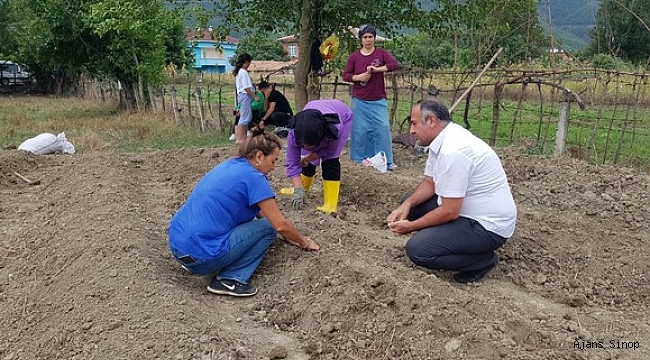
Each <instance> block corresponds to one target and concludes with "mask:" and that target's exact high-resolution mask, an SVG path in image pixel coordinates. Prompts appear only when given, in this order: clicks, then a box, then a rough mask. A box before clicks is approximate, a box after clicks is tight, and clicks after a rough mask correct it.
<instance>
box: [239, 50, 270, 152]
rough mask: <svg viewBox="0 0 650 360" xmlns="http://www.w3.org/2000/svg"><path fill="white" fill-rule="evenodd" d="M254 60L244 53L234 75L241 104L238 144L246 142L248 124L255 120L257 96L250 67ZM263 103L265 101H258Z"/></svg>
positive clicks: (240, 56)
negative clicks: (252, 104) (249, 72)
mask: <svg viewBox="0 0 650 360" xmlns="http://www.w3.org/2000/svg"><path fill="white" fill-rule="evenodd" d="M252 60H253V58H252V57H251V56H250V54H248V53H243V54H241V55H239V57H238V58H237V63H236V64H235V69H234V70H233V72H232V73H233V75H235V86H236V88H237V103H238V104H239V123H238V124H237V125H236V126H235V140H236V141H237V144H239V143H241V142H242V141H244V140H246V134H247V131H248V124H249V123H250V122H251V121H252V120H253V109H252V108H251V103H252V101H253V99H254V98H255V97H257V95H256V94H255V85H253V80H252V79H251V77H250V75H248V67H249V66H250V64H251V61H252ZM258 100H259V101H262V100H263V99H258Z"/></svg>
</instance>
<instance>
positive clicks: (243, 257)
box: [172, 219, 278, 284]
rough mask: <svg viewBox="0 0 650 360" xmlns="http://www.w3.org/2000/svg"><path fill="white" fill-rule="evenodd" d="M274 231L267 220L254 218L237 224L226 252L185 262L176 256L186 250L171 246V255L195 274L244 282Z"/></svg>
mask: <svg viewBox="0 0 650 360" xmlns="http://www.w3.org/2000/svg"><path fill="white" fill-rule="evenodd" d="M277 235H278V233H277V232H276V231H275V230H273V227H271V224H270V223H269V221H268V220H266V219H258V220H253V221H249V222H247V223H244V224H241V225H239V226H237V227H236V228H235V230H234V231H233V232H232V234H231V235H230V239H229V240H230V247H229V248H228V253H226V254H225V255H223V256H220V257H218V258H216V259H209V260H195V261H194V262H191V263H189V264H188V263H185V262H183V261H181V260H179V257H182V256H185V255H186V254H180V253H178V252H175V251H173V250H172V255H173V256H174V258H176V261H178V262H179V263H180V264H182V265H183V266H184V267H185V268H187V269H188V270H190V271H191V272H192V273H194V274H196V275H208V274H212V273H217V276H218V278H219V279H230V280H236V281H239V282H240V283H242V284H246V283H248V279H250V277H251V276H252V275H253V273H254V272H255V270H256V269H257V267H258V266H259V265H260V263H261V262H262V259H264V255H266V251H267V250H268V248H269V247H270V246H271V244H272V243H273V241H274V240H275V238H276V237H277Z"/></svg>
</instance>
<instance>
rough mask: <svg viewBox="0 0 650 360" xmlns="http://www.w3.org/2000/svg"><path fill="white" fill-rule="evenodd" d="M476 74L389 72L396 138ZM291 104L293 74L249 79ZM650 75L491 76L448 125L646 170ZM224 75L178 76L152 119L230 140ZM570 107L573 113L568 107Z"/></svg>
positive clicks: (91, 90) (327, 87) (329, 94)
mask: <svg viewBox="0 0 650 360" xmlns="http://www.w3.org/2000/svg"><path fill="white" fill-rule="evenodd" d="M477 73H478V72H477V71H452V70H445V71H440V70H426V69H403V70H400V71H398V72H395V73H392V74H387V76H386V82H387V95H388V100H389V103H390V105H389V113H390V118H391V125H392V129H393V131H394V132H395V133H396V134H398V133H404V132H407V131H408V122H407V121H406V119H407V118H408V116H409V114H410V109H411V106H412V104H414V103H415V102H417V101H418V100H420V99H422V98H424V97H426V96H436V97H440V98H441V99H442V100H443V101H444V102H446V103H447V104H448V105H451V104H453V103H454V102H456V100H458V98H459V97H460V96H461V94H462V93H463V92H464V91H466V90H467V89H468V86H469V84H470V83H471V82H472V81H473V80H474V79H475V78H476V76H477ZM252 75H253V76H254V78H255V79H256V80H262V79H265V80H268V81H270V82H272V83H273V84H274V86H275V87H276V89H278V90H279V91H281V92H283V93H284V94H285V95H286V96H287V98H288V99H293V93H294V90H293V76H292V74H291V69H284V71H280V72H275V73H256V74H252ZM649 79H650V74H648V73H632V72H620V71H611V70H602V69H593V68H573V69H568V68H567V69H555V70H535V69H523V68H522V69H518V68H498V69H489V70H487V71H486V72H485V74H484V75H483V76H482V77H481V79H480V81H478V82H477V83H476V84H475V85H474V87H473V88H472V89H471V91H468V93H467V95H466V97H465V98H464V99H462V101H460V102H459V103H458V107H457V108H456V109H455V112H454V121H456V122H459V123H462V124H463V125H464V126H465V127H467V128H469V129H470V130H471V131H472V132H474V133H475V134H476V135H477V136H479V137H481V138H483V139H484V140H486V141H487V142H488V143H489V144H490V145H493V146H507V145H511V144H516V143H525V144H527V145H528V147H529V149H530V151H531V152H534V153H539V154H544V155H564V154H566V153H568V154H569V155H571V156H575V157H580V158H584V159H587V160H589V161H591V162H594V163H598V164H624V165H643V166H648V165H649V164H650V145H648V144H650V117H649V116H648V114H649V113H650V112H649V111H648V110H649V109H650V88H649ZM233 83H234V81H233V77H232V75H230V74H188V73H185V74H175V75H174V76H173V77H172V78H171V80H170V82H169V84H168V85H167V86H166V87H164V88H161V89H158V90H156V91H150V94H151V95H150V96H151V97H152V98H153V103H154V104H155V106H152V108H151V109H150V111H155V112H156V113H158V114H161V116H165V117H166V118H169V119H172V120H173V121H175V122H177V123H178V124H183V125H187V126H196V127H199V128H200V129H202V130H203V131H213V132H215V133H219V134H225V133H229V132H230V130H231V126H232V124H233V121H234V116H233V115H232V113H233V109H234V84H233ZM315 83H316V84H317V85H315V86H317V88H316V89H315V90H316V91H317V92H318V93H319V94H320V97H321V98H338V99H341V100H343V101H344V102H347V103H349V102H350V94H351V84H349V83H347V82H343V81H342V80H341V76H340V75H338V74H336V73H330V74H328V75H326V76H320V77H318V81H317V82H315ZM83 89H84V90H85V95H84V96H86V97H89V96H90V97H94V98H96V99H98V100H101V101H119V90H118V89H117V87H116V85H115V84H112V83H110V82H99V81H88V80H86V81H85V83H84V84H83ZM575 105H577V106H575Z"/></svg>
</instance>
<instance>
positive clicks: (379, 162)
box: [362, 151, 388, 174]
mask: <svg viewBox="0 0 650 360" xmlns="http://www.w3.org/2000/svg"><path fill="white" fill-rule="evenodd" d="M362 163H363V165H364V166H372V167H374V168H375V170H377V171H379V172H380V173H382V174H383V173H385V172H386V171H388V160H387V159H386V153H385V152H383V151H380V152H378V153H377V154H376V155H375V156H373V157H371V158H366V159H365V160H363V162H362Z"/></svg>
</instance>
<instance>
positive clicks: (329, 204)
mask: <svg viewBox="0 0 650 360" xmlns="http://www.w3.org/2000/svg"><path fill="white" fill-rule="evenodd" d="M340 189H341V182H340V181H332V180H323V206H319V207H317V208H316V209H317V210H319V211H322V212H324V213H328V214H330V213H334V212H336V210H337V207H338V204H339V190H340Z"/></svg>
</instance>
